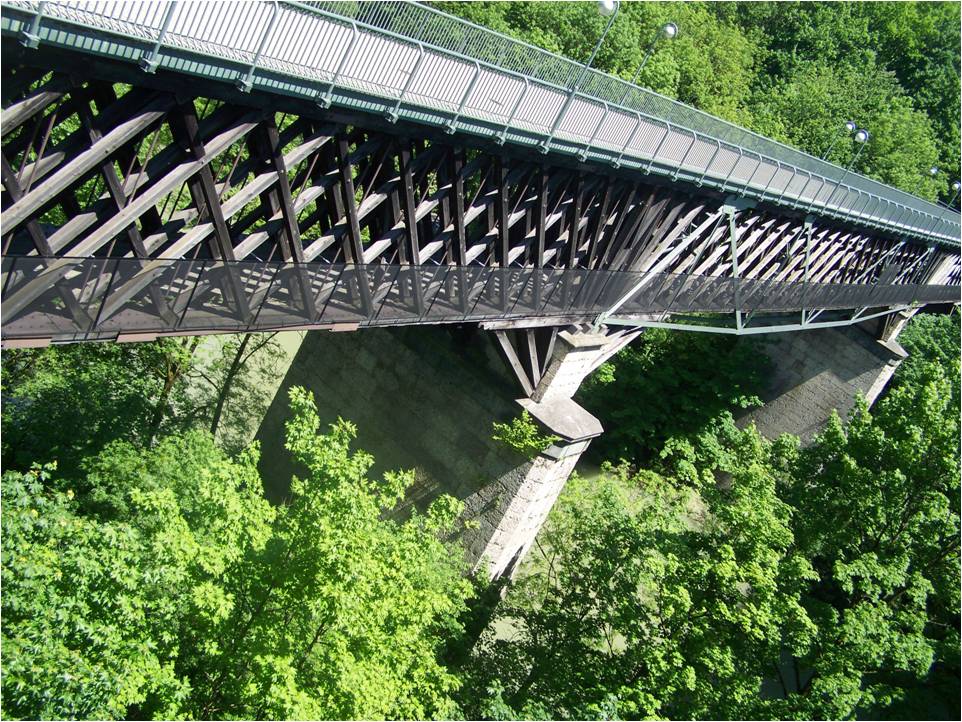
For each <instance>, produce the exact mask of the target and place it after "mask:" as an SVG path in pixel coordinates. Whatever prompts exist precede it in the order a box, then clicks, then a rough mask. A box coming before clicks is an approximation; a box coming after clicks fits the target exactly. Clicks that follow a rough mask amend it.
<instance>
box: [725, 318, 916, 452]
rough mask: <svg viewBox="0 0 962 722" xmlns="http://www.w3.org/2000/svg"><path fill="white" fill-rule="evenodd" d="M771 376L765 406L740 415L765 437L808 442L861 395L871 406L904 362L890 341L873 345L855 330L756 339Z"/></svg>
mask: <svg viewBox="0 0 962 722" xmlns="http://www.w3.org/2000/svg"><path fill="white" fill-rule="evenodd" d="M761 338H762V340H763V342H765V343H766V345H767V346H768V348H767V349H766V352H767V353H768V356H769V358H771V360H772V363H773V364H774V372H773V374H772V376H771V379H770V381H769V384H768V387H767V388H766V389H765V390H764V391H763V392H762V394H761V397H762V400H763V401H764V402H765V405H764V406H762V407H761V408H758V409H753V410H751V411H749V412H747V413H745V414H743V415H742V416H741V418H740V419H739V422H740V423H742V424H747V423H748V422H749V421H751V422H754V423H755V425H756V426H757V428H758V430H759V431H760V432H761V433H762V434H763V435H764V436H766V437H768V438H770V439H774V438H775V437H777V436H779V435H780V434H785V433H787V434H794V435H796V436H799V437H801V439H802V442H803V443H808V442H809V441H811V439H812V438H813V437H814V436H815V434H817V433H818V432H819V431H821V430H822V428H823V426H824V425H825V422H826V421H828V419H829V417H830V416H831V413H832V411H833V410H836V411H838V414H839V416H841V417H842V418H843V419H844V418H845V417H846V416H847V415H848V413H849V412H850V411H851V410H852V408H853V406H854V405H855V397H856V395H857V394H859V393H861V394H862V395H864V396H865V398H866V400H867V401H868V403H869V404H870V405H871V404H872V403H873V402H874V401H875V399H876V398H878V396H879V394H880V393H881V392H882V390H883V389H884V388H885V385H886V384H887V383H888V382H889V379H891V378H892V374H894V373H895V369H897V368H898V366H899V364H900V363H902V360H903V359H904V358H905V357H906V355H907V354H906V353H905V350H904V349H902V347H901V346H899V344H898V342H897V341H894V340H878V339H877V338H876V337H875V331H869V330H867V329H865V328H862V327H860V326H848V327H842V328H826V329H818V330H811V331H801V332H798V333H781V334H771V335H770V336H763V337H761Z"/></svg>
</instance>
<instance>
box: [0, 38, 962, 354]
mask: <svg viewBox="0 0 962 722" xmlns="http://www.w3.org/2000/svg"><path fill="white" fill-rule="evenodd" d="M29 52H31V51H24V50H23V49H22V48H20V47H19V46H17V45H15V44H14V43H13V42H11V41H9V40H4V56H5V57H4V61H5V62H4V69H5V76H4V78H3V93H4V98H3V110H2V129H0V135H2V181H3V195H2V208H3V210H2V215H0V223H2V243H3V278H2V283H3V290H2V294H3V295H2V301H3V340H4V343H5V344H6V345H9V344H11V343H21V344H22V343H28V344H29V343H46V342H49V341H50V340H55V341H71V340H89V339H103V338H121V339H124V338H135V337H136V338H141V337H151V336H154V335H158V334H183V333H219V332H228V331H241V330H256V329H268V328H271V329H274V328H294V327H301V328H310V327H328V328H329V327H332V326H342V327H344V326H347V327H354V326H356V325H382V324H398V323H432V322H433V323H440V322H464V321H502V322H504V321H512V322H514V321H517V322H518V323H519V324H522V325H523V324H524V323H527V324H532V325H537V324H543V323H545V322H546V321H549V322H551V323H568V322H583V321H593V322H597V321H599V319H601V320H608V321H610V322H615V321H616V320H617V319H622V320H627V322H629V323H634V322H635V321H637V320H638V319H642V320H647V321H654V322H659V321H661V322H664V321H665V320H666V318H667V316H668V315H669V314H678V313H688V314H699V315H704V314H717V313H734V314H735V316H736V320H737V327H738V328H739V329H741V328H742V327H743V325H745V324H747V323H748V318H749V317H750V316H757V317H760V316H761V315H764V314H771V313H774V314H784V313H789V312H792V313H797V312H802V314H803V320H807V322H808V323H809V324H811V323H812V322H813V320H814V318H816V317H817V316H818V314H819V313H828V315H827V316H826V318H831V313H830V312H831V311H832V310H833V309H861V313H862V314H863V317H864V314H866V312H868V311H869V310H870V309H875V308H888V309H892V308H900V307H904V306H908V305H911V304H916V303H930V302H958V300H959V298H958V295H959V288H958V285H959V275H960V266H959V252H958V249H957V248H952V247H949V246H945V245H931V246H927V245H924V244H923V243H921V242H919V241H916V240H909V239H907V238H902V239H900V238H897V237H895V236H893V235H891V234H888V233H886V232H884V231H882V230H879V229H872V230H869V229H865V228H859V227H856V226H852V225H846V224H844V223H841V222H838V221H827V220H823V219H819V218H813V217H811V216H806V215H805V214H804V212H803V211H797V212H793V211H790V210H788V209H786V208H785V207H782V206H776V205H772V204H765V203H759V204H758V205H757V206H756V205H752V204H751V203H746V202H743V201H740V200H736V199H733V198H731V197H729V196H727V195H723V194H722V193H720V192H717V191H712V190H708V189H706V188H698V187H697V186H695V185H693V184H687V183H680V182H679V183H675V182H672V181H671V180H670V179H662V178H656V177H654V176H645V175H643V174H641V173H638V172H637V171H635V170H630V171H629V170H618V169H614V168H611V167H610V166H598V165H596V164H586V163H582V162H578V161H577V160H575V159H565V158H560V157H554V156H547V157H546V156H544V155H540V154H538V153H532V152H524V151H519V150H516V149H512V148H510V147H506V146H501V145H498V144H496V143H493V142H492V143H484V142H477V141H476V140H475V139H471V141H470V142H466V141H465V140H464V139H461V138H458V137H457V136H451V135H449V134H446V133H444V132H439V131H434V130H432V129H430V128H426V127H424V126H419V125H416V124H414V123H405V122H401V123H397V124H391V123H388V122H386V121H384V120H378V119H376V118H373V117H370V116H367V115H365V114H364V113H360V112H350V113H349V112H344V111H337V110H325V109H322V108H320V107H318V106H317V105H316V104H307V103H303V102H300V101H296V100H288V99H284V98H282V97H277V96H273V97H259V96H258V95H257V94H246V93H242V92H239V91H236V90H233V89H232V88H230V87H227V86H224V85H223V84H220V85H218V84H216V83H204V82H201V81H197V82H194V81H190V82H185V81H184V79H183V78H182V77H179V76H175V75H172V74H171V75H165V74H163V73H159V74H157V75H150V76H140V75H136V72H137V71H136V70H135V69H131V68H130V67H129V66H124V65H122V64H119V63H113V62H109V61H97V62H91V63H90V67H89V68H86V69H85V71H86V72H84V74H83V77H80V76H79V75H76V74H73V73H72V72H71V67H70V63H71V58H72V56H70V55H65V56H62V57H58V56H57V55H56V54H55V53H54V54H51V55H46V56H44V57H43V58H40V59H38V58H37V57H36V56H35V55H34V56H30V55H25V53H29ZM73 60H74V61H75V57H73ZM37 64H39V65H40V67H35V65H37ZM51 67H53V68H55V69H54V70H53V71H51V69H50V68H51ZM132 70H133V73H132ZM117 81H126V82H117ZM821 309H827V310H828V311H827V312H826V311H822V310H821ZM632 319H634V320H635V321H633V320H632Z"/></svg>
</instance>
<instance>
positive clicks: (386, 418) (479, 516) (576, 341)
mask: <svg viewBox="0 0 962 722" xmlns="http://www.w3.org/2000/svg"><path fill="white" fill-rule="evenodd" d="M635 335H637V334H633V333H627V334H626V333H624V332H614V333H612V334H610V335H605V334H588V333H583V332H579V331H577V330H574V329H572V330H571V331H567V332H564V331H563V332H561V333H560V334H559V336H558V338H557V339H556V341H555V343H554V345H553V347H551V348H552V351H551V358H550V359H544V358H543V357H542V359H541V361H540V362H539V364H540V365H539V369H540V368H544V373H543V374H540V378H539V382H538V383H537V384H536V385H535V384H532V386H533V389H532V396H533V397H532V398H523V399H518V398H517V396H518V392H517V390H516V389H517V383H518V381H517V377H516V376H513V375H512V374H513V371H512V369H511V367H510V365H509V364H506V363H505V362H504V359H503V355H502V354H501V353H500V352H499V344H498V341H497V340H496V337H495V335H494V334H493V333H487V332H484V331H479V330H471V329H460V330H458V329H450V330H449V329H445V328H441V327H431V326H425V327H407V328H396V329H365V330H363V331H358V332H356V333H337V334H332V333H327V332H310V333H308V334H306V335H305V337H304V341H303V343H302V344H301V345H300V347H299V348H298V349H297V351H296V354H294V357H293V359H292V360H291V363H290V366H289V368H288V369H287V370H286V373H285V375H284V379H283V382H282V383H281V384H280V388H279V389H278V393H277V396H276V397H275V399H274V401H273V402H272V404H271V407H270V409H269V410H268V412H267V414H266V416H265V418H264V419H263V421H262V423H261V425H260V429H259V430H258V433H257V439H258V441H260V443H261V452H262V453H261V460H260V470H261V476H262V478H263V479H264V481H265V485H266V491H267V493H268V496H269V498H271V499H272V500H276V501H282V500H283V499H284V498H286V497H287V495H288V492H289V484H290V479H291V477H292V476H293V475H294V474H298V475H300V476H304V474H306V473H307V470H305V469H302V468H300V467H299V466H298V465H297V464H296V463H294V461H293V460H292V459H291V457H290V454H289V452H287V450H286V449H285V448H284V423H285V422H286V420H287V419H288V418H289V417H290V411H289V406H288V389H289V388H290V387H291V386H293V385H299V386H305V387H307V388H308V389H310V390H311V391H312V392H313V393H314V397H315V399H316V400H317V405H318V414H319V415H320V419H321V429H320V431H321V432H322V433H323V432H326V430H327V427H328V424H330V423H333V422H335V421H336V420H337V419H338V417H340V418H344V419H347V420H350V421H352V422H354V423H355V424H356V425H357V429H358V438H357V447H358V448H361V449H364V450H366V451H368V452H370V453H371V454H373V456H374V458H375V460H376V464H375V467H374V468H373V469H371V472H370V474H371V478H377V477H378V476H380V474H381V473H383V472H384V471H387V470H390V469H412V470H413V471H414V475H415V482H414V485H413V486H412V488H411V489H410V491H409V493H408V495H407V497H406V499H405V502H404V504H403V505H402V508H401V509H400V510H399V511H398V514H399V515H402V516H403V515H404V514H406V513H408V512H410V511H411V510H413V509H415V508H416V509H419V510H424V509H425V508H426V507H427V506H428V505H429V504H430V503H431V502H432V501H433V500H434V499H436V498H437V497H438V496H439V495H440V494H450V495H452V496H454V497H455V498H457V499H459V500H460V501H462V502H463V503H464V515H463V519H464V522H465V523H464V527H463V529H462V530H461V533H460V540H461V542H462V544H463V545H464V548H465V553H466V557H467V561H468V563H469V564H471V565H473V566H474V567H475V568H477V567H478V566H479V565H480V564H484V563H486V564H487V565H488V569H489V570H490V572H491V573H492V574H493V575H494V576H500V575H504V574H510V573H511V572H513V570H514V568H515V566H516V564H517V561H518V560H519V559H521V558H522V557H523V556H524V554H525V553H526V552H527V551H528V549H529V548H530V547H531V544H532V543H533V542H534V538H535V535H536V534H537V533H538V530H539V529H540V528H541V526H542V524H543V523H544V520H545V518H546V517H547V515H548V512H549V511H550V510H551V507H552V506H553V505H554V502H555V500H556V499H557V498H558V494H560V493H561V489H562V487H563V486H564V483H565V481H566V480H567V478H568V476H569V474H570V473H571V471H572V469H573V468H574V466H575V464H576V463H577V461H578V458H579V456H580V455H581V453H582V452H583V451H584V450H585V449H586V448H587V446H588V444H589V442H590V440H591V439H592V438H594V437H595V436H597V435H598V434H600V433H601V424H600V423H598V420H597V419H595V418H594V417H593V416H591V414H589V413H588V412H587V411H585V410H584V409H582V408H581V407H580V406H578V404H576V403H575V402H574V401H573V400H572V399H571V397H572V395H573V394H574V393H575V391H576V390H577V388H578V386H579V385H580V384H581V382H582V380H583V379H584V378H585V376H587V375H588V374H589V373H590V372H591V371H593V370H594V369H595V368H596V367H597V366H598V365H600V364H601V363H602V362H603V361H604V360H605V359H606V358H608V357H609V356H610V355H611V354H612V353H614V352H615V351H617V350H618V349H619V348H620V347H621V346H623V345H624V344H625V343H627V342H628V341H630V340H631V338H633V337H634V336H635ZM544 352H545V353H547V347H545V351H544ZM522 408H525V409H527V410H528V411H529V412H530V413H531V414H532V416H534V417H535V418H536V419H538V420H539V421H540V422H541V423H542V424H544V426H545V427H547V429H548V430H549V431H550V433H552V434H554V435H556V436H558V437H559V441H558V442H557V443H556V444H554V445H552V446H551V447H550V448H548V449H546V450H545V451H544V452H542V453H541V454H538V455H537V456H536V457H535V458H533V459H532V458H526V457H524V456H522V455H521V454H519V453H518V452H516V451H515V450H514V449H512V448H510V447H508V446H507V445H505V444H503V443H500V442H497V441H495V440H494V439H493V438H492V436H493V433H494V428H493V424H494V423H496V422H498V423H506V422H509V421H510V420H511V419H513V418H516V417H517V416H518V415H519V414H520V413H521V411H522Z"/></svg>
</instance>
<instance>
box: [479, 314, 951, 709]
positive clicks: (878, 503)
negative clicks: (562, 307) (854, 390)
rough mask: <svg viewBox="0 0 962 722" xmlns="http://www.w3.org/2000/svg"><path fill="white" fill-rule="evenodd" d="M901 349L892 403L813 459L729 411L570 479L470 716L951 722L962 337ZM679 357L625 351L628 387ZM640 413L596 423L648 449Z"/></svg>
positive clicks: (489, 643) (497, 626) (620, 366)
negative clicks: (651, 363)
mask: <svg viewBox="0 0 962 722" xmlns="http://www.w3.org/2000/svg"><path fill="white" fill-rule="evenodd" d="M692 336H693V337H697V340H692V341H690V342H689V343H691V344H692V347H696V348H697V349H698V350H699V351H700V352H701V353H702V354H707V355H712V354H713V353H714V354H718V353H725V352H726V351H728V350H729V349H726V348H725V347H724V346H723V345H722V343H721V342H720V341H719V340H718V339H715V338H712V337H707V336H701V335H697V334H693V335H692ZM905 337H906V344H907V345H908V346H909V347H911V348H912V349H913V351H914V353H915V354H916V356H915V357H914V358H913V360H912V361H911V363H908V364H906V366H905V368H904V369H903V370H900V371H899V372H897V375H896V378H895V380H894V382H893V384H892V386H891V389H890V391H889V392H888V393H887V394H886V396H885V397H884V398H883V399H882V400H881V401H879V402H878V403H877V404H876V406H875V408H874V409H873V410H872V411H871V412H870V411H869V410H868V409H867V408H866V405H865V403H864V401H860V402H859V403H858V404H857V406H856V408H855V410H854V411H853V412H852V414H851V418H850V419H849V420H848V421H847V423H846V422H843V421H842V420H841V419H839V418H838V417H837V416H835V417H833V418H832V419H831V420H830V422H829V424H828V426H827V427H826V429H825V430H824V432H823V433H822V434H821V435H819V436H818V437H817V438H816V439H815V441H814V442H813V443H812V444H811V445H810V446H808V447H807V448H800V447H799V443H798V440H797V439H795V438H794V437H789V436H784V437H782V438H780V439H777V440H775V441H774V442H770V441H767V440H765V439H763V438H761V437H760V436H759V435H758V434H757V432H756V431H755V430H754V428H753V427H749V428H748V429H744V430H739V429H737V428H736V427H735V425H734V423H733V419H732V416H731V413H730V411H728V410H722V411H720V412H718V413H716V414H715V415H714V417H713V418H711V419H709V420H708V421H706V422H703V423H701V424H700V425H699V427H697V428H696V429H694V430H690V431H688V432H685V431H683V430H680V429H678V428H677V427H672V426H666V427H665V430H666V434H665V435H663V436H661V437H660V439H661V442H662V447H661V452H660V454H658V455H654V456H652V455H644V451H645V449H643V450H642V454H639V458H644V459H645V464H644V467H645V468H642V469H641V470H639V471H634V472H633V471H631V470H630V469H629V467H628V466H626V465H623V466H620V467H614V468H609V473H607V474H603V475H602V476H601V477H600V478H597V479H593V480H592V481H590V482H588V481H586V480H583V479H577V478H576V479H573V480H572V481H570V482H569V484H568V486H567V487H566V488H565V491H564V492H563V495H562V497H561V499H560V500H559V501H558V503H557V504H556V506H555V508H554V510H553V511H552V513H551V516H550V517H549V521H548V525H547V526H546V528H545V529H544V530H543V532H542V533H541V534H540V535H539V537H538V542H537V545H536V547H535V550H534V551H533V552H532V553H533V557H532V558H531V559H530V560H529V562H528V564H527V565H526V567H525V569H524V573H523V574H522V575H521V578H520V579H519V580H518V581H517V582H516V583H515V584H514V585H513V587H512V588H511V590H510V591H509V593H508V596H507V600H506V602H505V603H504V604H503V605H501V606H499V607H498V608H497V610H496V612H495V618H494V621H493V623H492V624H491V625H490V626H489V627H488V628H487V630H486V631H485V632H484V634H483V635H482V636H481V639H480V641H479V643H478V645H477V646H476V648H475V649H474V652H473V656H472V657H471V660H470V662H469V663H467V664H466V665H465V670H466V671H465V673H464V676H465V679H466V686H465V688H464V690H463V693H462V696H461V699H462V703H463V704H464V705H465V708H466V711H467V712H468V713H469V716H473V717H485V718H495V719H509V718H514V717H523V718H529V719H541V718H545V717H548V718H563V719H580V718H594V717H599V716H604V717H609V718H614V717H619V718H626V719H637V718H649V717H668V718H672V719H675V718H682V719H684V718H696V719H706V718H707V719H754V718H762V719H768V718H771V719H837V718H850V717H852V716H854V715H856V714H860V713H861V714H869V715H870V716H884V715H891V716H892V717H893V718H899V717H902V718H909V719H927V718H940V719H941V718H944V719H957V718H958V714H959V706H958V694H957V688H958V676H959V605H960V601H959V583H960V579H959V475H960V466H959V433H960V427H959V413H960V407H959V383H960V374H959V355H960V346H959V317H958V315H957V314H953V315H952V316H924V315H923V316H920V317H918V318H917V319H916V320H915V321H914V322H913V323H912V324H911V325H910V327H909V329H908V330H907V331H906V332H905ZM673 343H674V342H673V341H672V340H668V339H664V338H652V339H649V342H648V344H647V345H644V344H643V345H641V346H640V347H639V348H633V347H630V348H629V349H628V350H627V351H626V352H623V353H622V354H621V355H620V356H619V358H617V359H616V361H615V363H614V367H615V368H614V372H613V374H614V376H615V378H617V377H618V376H619V375H620V374H622V373H623V372H624V375H626V376H631V375H632V374H635V373H636V370H637V368H639V366H643V365H644V364H645V363H647V360H648V357H650V356H651V354H653V353H657V352H658V351H659V348H658V346H660V345H665V346H667V347H669V348H670V347H672V346H673ZM695 357H697V355H696V356H695ZM712 357H714V356H712ZM679 358H680V360H681V362H682V363H684V362H685V361H689V362H690V358H691V357H686V356H680V357H679ZM694 367H695V368H699V367H700V366H699V364H697V363H696V364H695V366H694ZM682 371H683V372H685V373H687V372H688V371H689V369H687V368H683V369H682ZM736 377H737V371H736V370H734V369H731V368H730V369H729V370H728V371H727V376H716V377H715V378H717V379H718V380H719V381H725V380H728V381H732V380H733V379H735V378H736ZM658 378H659V380H660V377H658ZM635 384H636V385H638V387H639V388H642V387H641V385H640V382H639V381H638V380H637V379H636V380H635ZM632 388H633V387H632ZM641 395H642V396H643V397H644V398H645V399H646V400H647V397H646V396H644V389H642V394H641ZM619 397H620V398H621V399H622V402H621V404H620V405H619V404H617V403H616V402H615V399H617V398H619ZM709 398H710V399H711V397H709ZM729 403H731V399H729ZM646 408H647V407H645V406H644V405H638V406H636V404H635V400H634V396H633V395H629V394H625V393H622V394H618V393H613V394H612V395H611V397H610V398H609V399H608V404H607V405H606V406H605V407H604V408H603V410H602V412H601V413H602V414H603V415H602V418H603V420H607V419H605V417H604V414H605V413H611V414H614V415H616V416H617V418H618V422H617V423H620V424H624V423H628V424H633V423H635V422H636V421H637V420H639V419H642V420H643V421H641V422H640V423H639V428H640V435H639V436H638V438H639V439H641V443H642V445H643V446H645V447H648V448H650V447H651V445H652V444H653V443H655V441H656V439H657V438H658V435H657V433H656V432H654V431H653V430H652V429H653V428H654V427H653V426H652V425H651V424H650V422H651V419H644V417H645V415H646ZM651 418H652V419H661V418H662V411H661V409H660V408H659V407H657V406H656V407H654V408H653V410H652V417H651ZM668 433H670V434H672V435H671V436H670V437H667V438H666V436H667V435H668ZM620 443H621V444H622V445H624V446H625V447H626V448H630V445H631V443H632V442H631V440H630V437H627V436H625V437H623V441H622V442H620ZM619 449H620V447H619ZM505 629H509V630H510V632H505Z"/></svg>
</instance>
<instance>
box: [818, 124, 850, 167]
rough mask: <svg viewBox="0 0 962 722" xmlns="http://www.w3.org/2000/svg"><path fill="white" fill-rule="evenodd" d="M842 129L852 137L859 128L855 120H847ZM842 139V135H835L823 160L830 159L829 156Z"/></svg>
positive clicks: (823, 154) (823, 155)
mask: <svg viewBox="0 0 962 722" xmlns="http://www.w3.org/2000/svg"><path fill="white" fill-rule="evenodd" d="M842 127H843V128H845V131H846V133H848V134H849V135H851V134H852V133H854V132H855V130H856V129H857V128H858V126H857V125H855V121H854V120H846V121H845V125H844V126H842ZM841 137H842V134H836V135H835V137H834V138H833V139H832V142H831V144H829V146H828V148H827V149H826V150H825V152H824V153H822V160H825V159H826V158H828V154H829V153H831V152H832V148H834V147H835V144H836V143H838V139H839V138H841Z"/></svg>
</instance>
